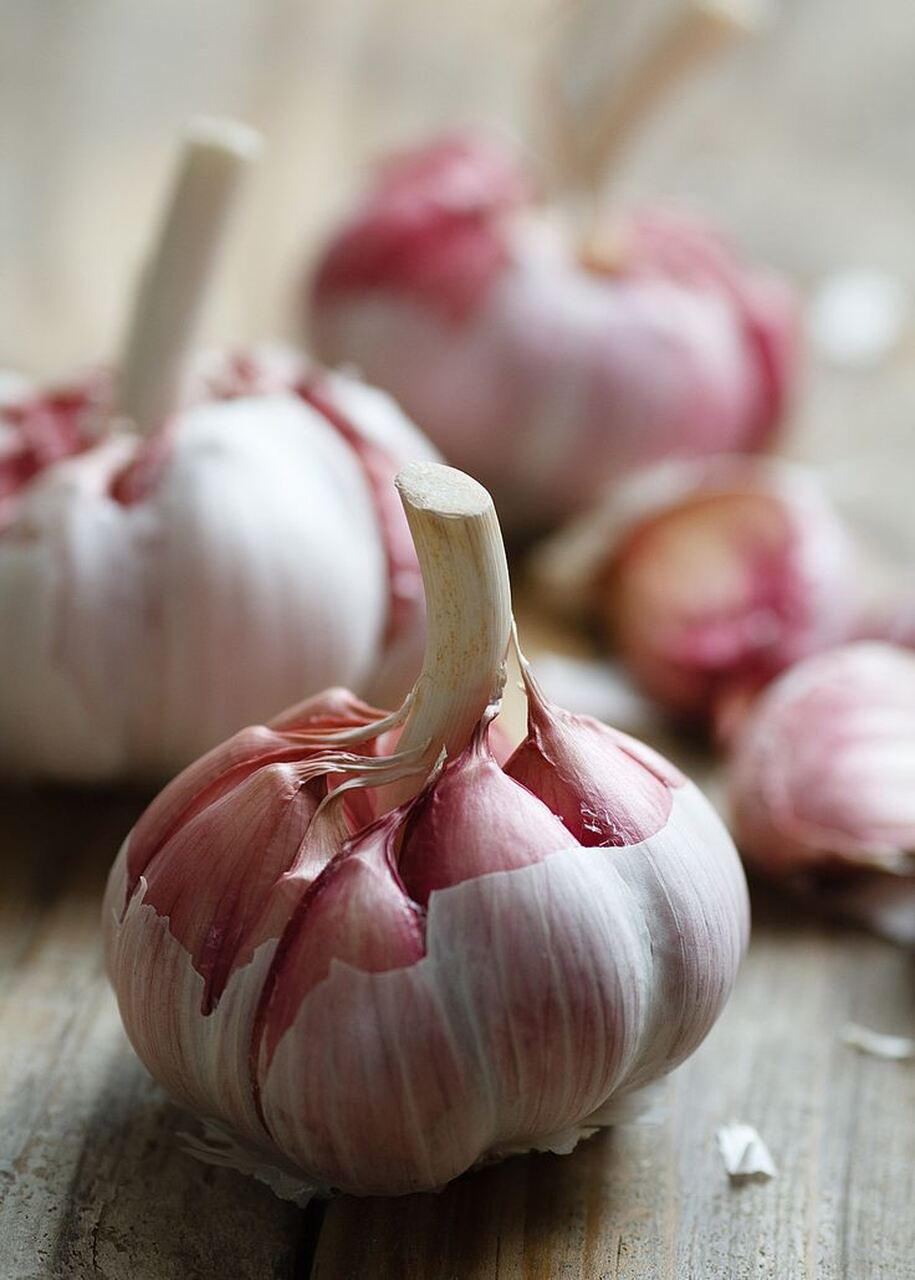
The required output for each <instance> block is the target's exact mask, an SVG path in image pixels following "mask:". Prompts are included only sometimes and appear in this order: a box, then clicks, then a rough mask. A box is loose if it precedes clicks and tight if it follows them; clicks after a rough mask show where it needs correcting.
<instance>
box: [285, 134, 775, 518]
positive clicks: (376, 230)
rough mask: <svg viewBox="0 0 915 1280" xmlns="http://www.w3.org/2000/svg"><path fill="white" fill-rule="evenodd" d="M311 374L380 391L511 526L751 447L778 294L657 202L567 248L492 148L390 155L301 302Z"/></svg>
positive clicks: (765, 432)
mask: <svg viewBox="0 0 915 1280" xmlns="http://www.w3.org/2000/svg"><path fill="white" fill-rule="evenodd" d="M310 306H311V312H310V332H311V336H312V340H313V342H314V345H315V348H316V350H317V352H318V354H319V355H320V356H321V357H322V358H323V359H324V360H326V361H327V362H328V363H331V364H338V363H341V362H345V363H347V364H352V365H354V366H356V367H357V368H358V369H360V370H361V372H362V373H363V374H364V375H365V376H366V377H367V378H369V379H370V380H371V381H372V382H374V383H376V384H377V385H378V386H381V387H383V388H384V389H385V390H387V391H389V392H390V393H391V394H392V395H394V397H395V398H396V399H397V400H398V402H399V403H400V404H401V405H402V406H403V408H404V409H405V411H406V412H407V413H408V414H409V415H410V416H411V417H412V418H413V419H414V421H416V422H417V423H419V425H420V426H421V427H422V429H423V430H424V431H425V432H426V433H427V434H428V435H429V436H430V437H431V439H432V440H433V442H434V443H435V444H437V445H438V446H439V448H440V449H441V450H442V452H443V453H444V455H445V456H446V458H448V459H449V460H450V461H453V462H454V463H455V465H457V466H460V467H462V468H464V469H465V470H467V471H470V472H471V473H472V474H474V475H476V476H478V477H479V479H480V480H481V481H482V482H483V483H485V484H487V485H488V486H489V487H490V488H491V489H492V491H493V493H494V495H495V497H496V501H497V504H498V506H499V510H500V513H501V515H502V518H503V520H506V521H507V522H508V523H510V524H512V525H514V526H522V525H523V526H534V525H547V524H551V523H555V522H557V521H559V520H560V519H562V518H564V517H567V516H569V515H572V514H574V513H576V512H579V511H581V510H583V509H584V508H586V507H587V506H588V505H589V504H590V503H592V502H593V501H594V500H595V499H596V498H597V497H598V496H599V495H600V494H601V492H602V491H603V490H604V489H605V488H606V486H607V485H608V483H609V482H610V481H615V480H616V479H618V477H619V475H620V473H621V472H624V471H627V470H630V469H632V468H634V467H636V466H640V465H643V464H645V463H649V462H655V461H658V460H659V459H663V458H667V457H669V456H692V455H697V454H709V453H719V452H732V451H738V450H756V449H760V448H763V447H764V446H766V445H767V444H768V443H769V442H770V441H771V439H772V436H773V433H774V432H775V429H776V427H777V425H778V422H779V420H780V419H781V417H782V414H783V412H784V409H785V405H786V402H787V400H788V398H789V396H790V392H791V388H792V386H793V383H794V381H795V365H796V363H797V345H798V324H797V315H796V307H795V302H794V299H793V297H792V295H791V294H790V292H789V290H788V289H787V287H786V286H785V285H784V284H782V283H781V282H780V281H778V280H776V279H774V278H772V277H770V276H764V275H762V274H759V273H756V272H753V271H750V270H748V269H747V268H745V267H744V266H743V265H742V264H740V263H739V262H738V261H737V260H736V259H735V257H734V256H733V254H732V253H731V251H730V250H729V249H728V248H726V247H725V245H724V244H723V243H722V242H721V241H720V240H719V239H718V238H717V237H716V236H715V235H713V234H712V233H711V232H710V231H708V230H706V229H705V228H703V227H701V226H699V225H697V224H694V223H691V222H689V221H687V220H686V219H684V218H680V217H677V216H675V215H673V214H667V213H664V212H661V211H657V210H656V211H644V212H641V213H634V214H630V215H627V216H626V217H624V218H621V219H620V220H619V222H618V223H617V225H616V226H615V227H613V228H609V229H608V231H607V234H606V237H605V240H604V242H603V244H602V245H601V246H600V247H596V246H595V245H594V244H593V243H592V244H591V245H590V246H588V247H587V248H586V249H585V250H583V251H582V252H581V253H579V252H576V248H575V246H574V245H573V244H572V243H571V241H570V239H569V238H568V237H567V236H563V235H562V234H560V231H559V227H558V224H555V223H554V222H552V221H551V220H550V218H549V217H548V216H546V215H544V214H543V213H542V212H541V211H540V210H538V209H537V208H536V207H535V205H534V203H533V199H532V195H531V191H530V188H529V185H528V182H527V179H526V177H525V175H524V174H523V173H522V172H521V171H520V169H519V167H518V166H517V165H516V163H515V162H514V161H513V160H512V159H510V158H509V157H508V156H507V155H506V154H504V153H503V152H501V151H500V150H499V149H498V148H497V147H496V146H495V144H493V143H490V142H487V141H484V140H482V139H478V138H472V137H456V138H445V139H440V140H437V141H434V142H432V143H431V144H429V145H427V146H425V147H422V148H419V149H418V150H416V151H414V152H411V153H408V154H406V155H403V156H399V157H395V158H394V159H392V160H391V161H389V162H388V164H387V165H385V166H383V167H382V168H381V170H380V172H379V174H378V175H377V177H376V179H375V181H374V183H373V184H372V185H371V186H370V189H369V191H368V194H367V196H366V197H365V198H364V200H363V202H362V204H361V205H360V206H359V207H358V208H357V209H356V211H355V212H354V213H353V214H352V215H351V216H350V217H349V218H348V220H347V221H346V222H345V223H344V225H343V227H342V228H341V229H340V230H339V231H338V232H337V234H336V235H335V236H334V237H333V238H332V239H331V241H330V244H329V245H328V247H327V249H326V250H325V252H324V254H323V256H322V258H321V259H320V261H319V263H318V267H317V271H316V274H315V276H314V280H313V285H312V286H311V293H310Z"/></svg>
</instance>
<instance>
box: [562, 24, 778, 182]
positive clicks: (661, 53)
mask: <svg viewBox="0 0 915 1280" xmlns="http://www.w3.org/2000/svg"><path fill="white" fill-rule="evenodd" d="M769 9H770V5H769V3H768V0H676V4H675V6H674V12H673V13H672V14H670V15H669V16H666V17H665V19H664V20H663V21H662V22H661V23H660V24H659V28H658V30H657V31H655V32H653V33H652V35H651V37H650V38H649V39H648V41H647V43H646V45H645V47H644V48H643V50H642V51H641V53H640V55H639V56H638V57H636V58H634V59H633V60H632V61H631V62H630V63H629V65H628V66H627V67H625V68H624V69H623V70H622V72H621V74H618V75H616V74H611V73H610V72H609V69H608V73H607V74H606V75H605V76H603V77H602V79H601V84H600V86H599V87H598V89H597V92H596V93H595V94H594V95H592V101H591V102H590V103H589V104H587V105H585V106H584V107H583V108H582V109H581V115H580V119H579V122H578V126H577V128H576V127H572V128H570V127H569V125H568V123H567V130H566V132H567V135H571V137H569V138H568V141H571V142H572V143H573V144H574V145H573V147H572V149H571V155H572V157H573V158H572V164H573V165H574V166H575V169H576V172H574V173H573V174H571V175H570V178H571V181H572V182H573V184H574V185H577V186H578V187H579V189H580V190H581V191H582V192H583V193H588V194H589V196H590V198H591V199H594V198H595V197H596V194H597V192H598V190H599V188H600V186H601V184H602V182H603V180H604V178H605V177H606V174H607V171H608V168H609V167H610V166H611V165H612V164H613V163H614V162H615V161H616V159H617V157H618V156H619V154H620V152H621V151H622V150H623V148H624V146H625V145H626V144H627V143H628V142H629V140H630V139H631V138H632V137H633V136H634V134H635V133H636V132H637V131H638V129H639V127H640V126H641V124H642V123H643V121H644V120H645V119H646V118H647V116H648V115H649V114H650V113H651V112H652V111H653V110H654V109H655V108H656V107H657V106H658V104H659V103H660V102H661V101H663V99H664V98H665V97H666V96H669V95H670V94H671V92H672V90H673V89H674V88H675V87H676V85H677V84H678V83H680V82H682V81H683V80H685V78H686V77H687V76H688V75H689V74H690V73H691V72H693V71H695V70H696V69H697V68H698V67H699V66H701V64H702V63H703V62H705V61H707V60H709V59H710V58H711V57H712V56H713V55H714V54H716V53H718V52H720V51H721V50H722V49H724V48H726V47H727V46H728V45H730V44H731V43H732V42H733V41H734V40H735V39H736V38H738V37H741V36H745V35H748V34H750V33H752V32H753V31H755V30H757V29H758V28H759V27H760V26H761V25H762V24H763V23H764V22H765V20H766V19H767V17H768V16H769ZM592 27H593V24H591V23H588V22H587V14H586V13H585V15H584V18H583V20H582V27H581V31H580V33H578V34H579V36H580V40H581V41H585V40H589V39H592V38H593V37H594V34H595V33H594V31H593V30H592ZM571 43H572V44H573V48H572V49H571V50H570V49H568V48H567V49H565V50H564V51H563V57H564V61H566V63H567V64H569V65H574V63H575V61H576V60H575V56H574V55H575V52H576V51H575V49H574V44H575V43H577V41H576V40H575V39H574V38H573V41H572V42H571ZM578 52H582V51H581V50H579V51H578ZM585 52H587V51H585ZM570 58H571V61H570ZM575 134H577V135H578V137H577V138H576V137H575Z"/></svg>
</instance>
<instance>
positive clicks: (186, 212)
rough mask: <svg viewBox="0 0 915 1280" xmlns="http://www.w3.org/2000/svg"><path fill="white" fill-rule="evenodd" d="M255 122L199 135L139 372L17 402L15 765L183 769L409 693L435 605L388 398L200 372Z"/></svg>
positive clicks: (151, 280) (132, 347) (12, 425)
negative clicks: (192, 355) (308, 710)
mask: <svg viewBox="0 0 915 1280" xmlns="http://www.w3.org/2000/svg"><path fill="white" fill-rule="evenodd" d="M254 141H255V140H254V139H252V137H251V135H250V131H248V130H245V129H243V128H242V127H241V126H237V125H234V124H231V123H227V122H206V123H205V124H204V125H198V126H197V128H196V130H195V131H194V132H193V133H192V135H191V137H190V138H189V141H188V143H187V146H186V148H185V153H184V157H183V162H182V166H181V168H180V171H179V177H178V182H177V184H176V188H175V193H174V195H173V197H172V201H171V204H170V205H169V207H168V211H167V217H166V219H165V228H164V231H163V234H162V237H161V239H160V242H159V245H158V249H157V252H156V254H154V256H153V258H152V260H151V263H150V265H149V267H148V268H147V271H146V274H145V276H144V278H143V284H142V286H141V289H140V293H139V300H138V302H137V304H136V306H135V308H134V314H133V318H132V323H131V325H130V329H129V336H128V341H127V344H126V349H125V352H124V355H123V358H122V360H121V362H120V365H119V367H118V369H117V372H116V373H109V372H106V371H100V372H95V373H91V374H87V375H85V376H84V377H82V378H80V379H77V380H75V381H74V382H73V383H72V384H71V385H69V386H63V387H57V388H51V389H45V390H34V391H29V392H26V393H25V394H22V395H20V396H18V397H16V396H11V397H9V398H8V399H7V403H5V404H4V405H2V406H0V599H2V601H3V607H2V609H0V664H2V666H3V671H4V678H3V681H2V684H0V770H2V771H4V772H7V773H24V774H30V775H39V776H47V777H53V778H60V779H66V780H71V781H100V780H106V779H112V778H121V777H147V776H152V777H162V776H163V775H165V776H167V775H169V774H171V773H173V772H174V771H175V770H176V769H179V768H181V767H182V766H183V765H185V764H187V763H188V761H190V760H192V759H194V758H195V757H196V756H198V755H199V754H200V753H201V752H202V751H204V750H206V749H207V748H209V747H211V746H212V745H213V744H214V743H216V742H219V741H220V740H222V739H223V738H225V737H226V735H227V734H229V733H231V732H233V731H234V730H236V729H238V728H240V727H241V726H242V725H244V724H247V723H250V722H251V721H252V720H256V719H262V718H264V717H265V716H269V715H273V714H275V713H276V712H277V711H279V710H280V709H281V708H282V707H283V706H285V705H286V704H288V703H289V701H290V700H292V699H297V698H300V697H302V696H304V695H307V694H309V693H314V692H317V691H318V690H320V689H323V688H325V687H326V686H327V685H328V684H334V683H339V682H342V681H345V682H347V683H348V684H350V685H352V686H353V687H354V688H356V689H358V690H359V691H360V692H362V693H366V694H369V695H371V696H378V697H387V698H392V699H395V700H396V699H399V698H401V697H402V696H403V694H404V693H405V692H406V690H407V689H409V687H410V685H411V684H412V683H413V680H414V679H415V677H416V673H417V671H418V669H419V665H420V662H421V658H422V627H423V599H422V586H421V580H420V574H419V567H418V564H417V562H416V557H415V555H414V552H413V548H412V544H411V542H410V538H409V532H408V530H407V526H406V522H405V520H404V516H403V512H402V511H401V509H400V506H399V504H398V503H397V502H396V501H395V500H394V498H393V490H392V480H393V477H394V474H395V473H396V471H397V470H398V469H399V468H400V467H401V466H402V465H403V464H404V463H405V462H408V461H411V460H415V459H428V458H432V457H435V456H437V455H436V454H435V451H434V450H433V449H432V448H431V446H429V445H428V444H427V443H426V441H425V440H424V439H423V437H422V436H420V434H419V433H418V432H417V431H416V430H415V429H414V428H413V427H412V425H411V424H410V423H409V422H408V421H407V420H406V419H405V418H404V417H403V415H402V414H401V413H400V411H399V410H398V409H397V408H396V407H395V406H394V404H393V403H392V402H391V401H390V400H389V399H388V398H387V397H386V396H384V395H383V394H381V393H380V392H376V391H372V390H370V389H368V388H367V387H363V386H361V385H359V384H357V383H355V382H353V381H352V380H347V379H344V378H339V377H335V376H332V375H330V374H327V373H324V372H323V371H321V370H320V369H319V368H317V367H315V366H312V365H311V364H309V363H308V362H306V361H305V360H303V359H302V358H301V357H299V356H297V355H295V354H292V353H285V352H268V351H252V352H245V353H236V354H231V355H228V356H225V355H222V356H217V357H210V358H209V359H208V360H207V361H205V362H202V363H201V362H199V361H197V362H194V361H191V360H189V357H188V354H187V348H188V342H189V339H190V336H191V335H192V332H193V325H192V320H193V319H194V316H195V313H196V311H197V310H198V309H199V306H200V295H201V292H202V290H203V287H204V284H205V281H206V277H207V275H208V273H209V271H210V269H211V259H212V257H213V254H214V251H215V249H214V246H215V243H216V241H217V240H218V238H219V237H218V234H217V233H218V232H219V230H220V228H221V226H222V223H223V222H224V220H225V216H226V210H227V206H228V204H229V203H230V201H231V197H232V196H233V193H234V189H235V187H236V186H237V182H238V175H239V171H240V169H241V167H242V166H243V164H244V163H245V161H246V160H247V159H248V158H249V157H250V154H251V150H252V146H253V145H254Z"/></svg>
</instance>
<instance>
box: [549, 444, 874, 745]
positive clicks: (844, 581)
mask: <svg viewBox="0 0 915 1280" xmlns="http://www.w3.org/2000/svg"><path fill="white" fill-rule="evenodd" d="M853 562H854V555H853V549H852V545H851V542H850V540H849V537H848V535H847V533H846V531H845V529H844V526H843V525H842V523H841V522H840V520H839V518H838V516H837V514H836V513H835V512H834V510H833V508H832V506H831V504H830V503H829V501H828V500H827V498H826V495H825V493H824V492H823V491H822V490H821V489H820V487H819V486H818V484H817V482H816V480H815V478H814V477H813V475H812V474H809V473H807V472H805V471H804V470H803V469H802V468H800V467H796V466H793V465H791V464H789V463H786V462H775V461H771V460H754V459H749V458H740V457H728V458H713V459H708V460H705V461H701V462H694V463H684V464H670V465H667V466H664V467H660V468H657V469H656V470H653V471H651V472H647V473H645V474H643V475H642V476H640V477H638V478H636V479H635V480H633V481H632V482H631V484H630V485H628V486H623V487H622V488H621V489H619V490H617V491H615V492H614V493H613V494H611V495H610V496H609V498H608V500H607V502H606V504H605V506H604V507H603V508H602V509H601V510H599V511H597V512H596V513H593V514H592V515H591V516H590V517H588V518H587V519H585V520H583V521H582V522H580V524H579V525H578V526H577V527H573V528H572V529H571V530H569V531H567V532H566V533H565V534H563V535H559V537H558V538H557V539H555V540H554V542H553V543H552V544H551V545H550V546H548V547H546V548H545V549H544V550H543V551H542V552H541V553H540V558H539V563H538V567H537V571H538V573H539V576H540V577H541V579H542V580H543V582H544V583H545V584H546V585H548V586H550V587H555V589H556V590H557V591H558V590H561V591H563V592H565V594H566V595H567V596H568V595H569V594H570V592H571V591H572V590H573V589H574V590H575V591H577V593H578V598H579V602H580V603H581V604H582V605H583V607H585V608H586V609H587V610H589V611H590V612H591V613H592V614H593V615H594V616H596V617H597V619H598V620H599V622H600V623H601V625H602V626H604V627H605V629H606V631H607V633H608V635H609V636H610V637H611V638H612V640H613V642H614V643H615V644H616V645H617V647H618V649H619V652H620V655H621V657H622V659H623V661H624V662H625V663H626V665H627V667H628V669H629V670H630V672H631V673H632V675H633V676H634V677H635V679H636V681H637V682H638V684H639V685H640V686H641V687H642V688H643V689H644V690H645V692H647V693H648V694H650V695H651V696H652V697H653V698H655V699H656V700H657V701H658V702H659V703H661V704H662V705H663V706H664V707H666V708H667V709H668V710H670V711H672V712H673V713H675V714H677V715H680V716H684V717H687V718H705V717H708V716H714V717H717V718H718V720H719V728H722V727H724V728H727V727H728V726H727V725H726V724H725V723H724V722H725V721H726V720H728V719H731V718H734V719H735V720H736V716H737V712H738V709H739V708H740V706H741V704H742V703H743V701H744V699H745V698H746V697H748V696H749V695H751V694H752V693H754V692H755V691H756V689H758V688H759V687H760V685H762V684H764V683H765V682H766V680H768V679H770V678H771V677H772V676H773V675H775V674H776V673H777V672H778V671H781V670H782V669H783V668H785V667H787V666H790V665H791V664H792V663H794V662H797V661H798V660H799V659H800V658H803V657H805V656H807V655H808V654H810V653H813V652H816V651H817V650H818V649H822V648H825V647H827V646H829V645H831V644H835V643H837V642H839V641H841V640H843V639H846V638H847V637H848V635H849V633H850V629H851V627H852V624H853V622H854V620H855V618H856V595H855V589H854V579H853V569H852V566H853Z"/></svg>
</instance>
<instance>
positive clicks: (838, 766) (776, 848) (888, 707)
mask: <svg viewBox="0 0 915 1280" xmlns="http://www.w3.org/2000/svg"><path fill="white" fill-rule="evenodd" d="M732 782H733V786H732V793H733V797H734V817H735V824H736V830H737V832H738V835H739V839H740V845H741V849H742V851H743V852H744V855H745V857H746V858H748V859H749V860H750V861H752V862H753V864H754V865H755V866H758V867H760V869H762V870H765V871H767V872H770V873H772V874H774V875H786V874H791V873H794V872H797V871H808V870H829V869H832V870H836V871H841V870H842V869H843V868H848V867H883V868H884V869H886V870H889V871H893V870H896V871H909V872H912V873H915V655H913V654H911V653H909V652H907V651H906V650H904V649H902V648H898V647H896V646H894V645H889V644H883V643H880V642H878V641H860V642H857V643H855V644H851V645H845V646H843V647H841V648H837V649H832V650H830V651H829V652H828V653H823V654H819V655H818V656H816V657H814V658H810V659H808V661H807V662H804V663H801V664H800V665H799V666H797V667H795V668H793V670H791V671H789V672H787V673H786V674H785V675H784V676H782V677H781V679H780V680H778V681H776V682H775V683H774V684H773V685H772V686H771V687H770V688H769V689H767V690H766V692H765V693H764V694H763V695H762V696H761V697H760V699H759V702H758V703H757V704H756V706H755V707H754V709H753V711H752V712H751V713H750V716H749V718H748V721H747V724H746V726H745V728H744V730H743V732H742V734H741V736H740V740H739V743H738V744H737V746H736V749H735V752H734V758H733V766H732Z"/></svg>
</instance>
